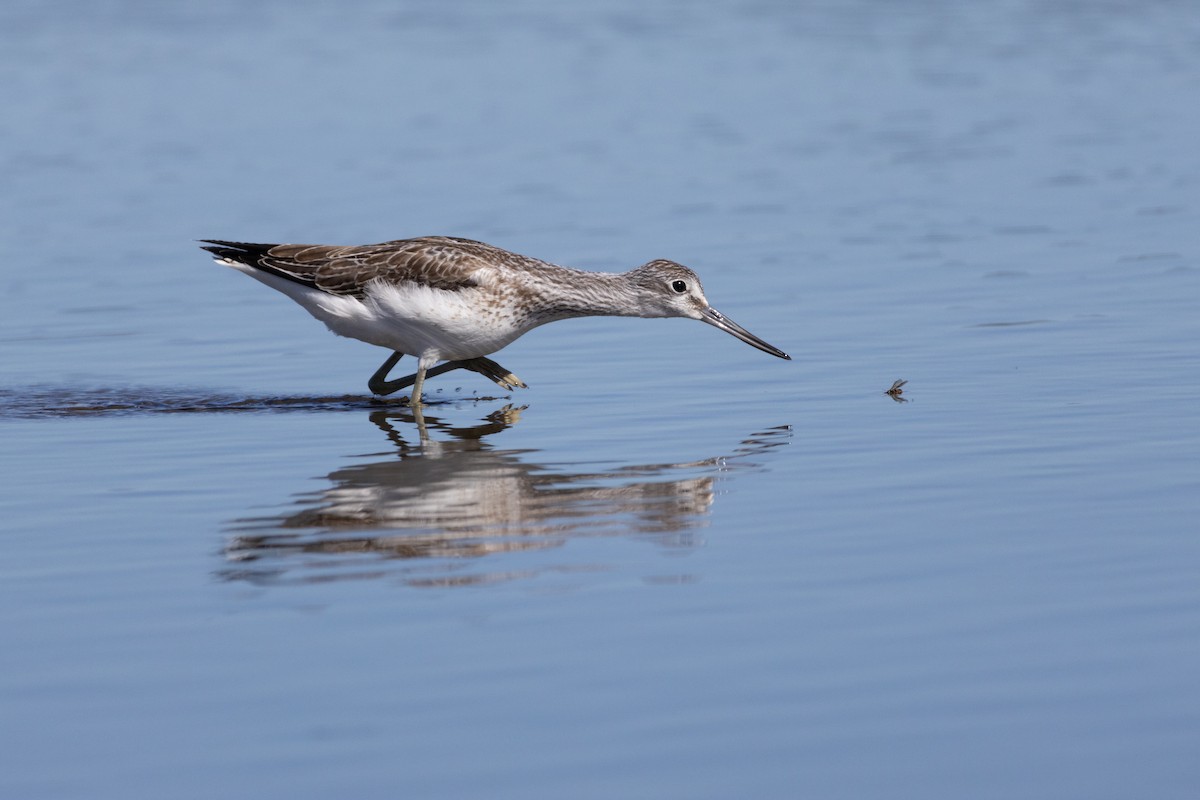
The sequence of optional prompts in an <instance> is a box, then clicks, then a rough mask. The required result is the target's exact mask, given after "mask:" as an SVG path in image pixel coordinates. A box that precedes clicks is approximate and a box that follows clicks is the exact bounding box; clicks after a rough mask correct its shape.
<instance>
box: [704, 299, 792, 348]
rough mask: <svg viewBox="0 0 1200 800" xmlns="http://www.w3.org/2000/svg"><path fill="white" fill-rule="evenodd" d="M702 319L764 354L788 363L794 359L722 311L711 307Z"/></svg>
mask: <svg viewBox="0 0 1200 800" xmlns="http://www.w3.org/2000/svg"><path fill="white" fill-rule="evenodd" d="M700 319H702V320H704V321H705V322H707V323H708V324H709V325H712V326H713V327H714V328H720V329H721V330H723V331H725V332H726V333H728V334H732V335H733V336H736V337H737V338H739V339H741V340H742V341H743V342H745V343H746V344H748V345H752V346H754V347H757V348H758V349H759V350H762V351H763V352H764V353H770V354H771V355H773V356H776V357H777V358H785V359H787V360H788V361H791V360H792V357H791V356H789V355H788V354H787V353H785V352H783V351H782V350H780V349H779V348H778V347H775V346H774V345H770V344H767V343H766V342H764V341H763V340H762V339H760V338H758V337H757V336H755V335H754V334H753V333H751V332H750V331H748V330H746V329H745V328H743V327H742V326H741V325H738V324H737V323H736V322H734V321H733V320H731V319H730V318H729V317H727V316H725V315H724V314H722V313H721V312H720V311H717V310H716V309H715V308H711V307H710V308H706V309H704V312H703V315H702V316H701V317H700Z"/></svg>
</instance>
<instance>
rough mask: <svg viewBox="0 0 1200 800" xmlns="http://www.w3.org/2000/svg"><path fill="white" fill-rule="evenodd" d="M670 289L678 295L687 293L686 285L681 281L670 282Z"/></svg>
mask: <svg viewBox="0 0 1200 800" xmlns="http://www.w3.org/2000/svg"><path fill="white" fill-rule="evenodd" d="M671 288H672V289H674V290H675V291H676V292H677V293H678V294H683V293H684V292H686V291H687V284H686V283H684V282H683V281H671Z"/></svg>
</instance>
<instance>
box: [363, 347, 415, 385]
mask: <svg viewBox="0 0 1200 800" xmlns="http://www.w3.org/2000/svg"><path fill="white" fill-rule="evenodd" d="M402 358H404V353H401V352H400V351H399V350H397V351H396V352H394V353H392V354H391V355H390V356H388V357H387V361H384V362H383V366H381V367H380V368H379V369H377V370H375V374H374V375H372V376H371V379H370V380H369V381H367V388H368V389H370V390H371V392H372V393H373V394H378V395H385V394H391V393H392V392H398V391H400V390H401V389H403V388H405V387H407V386H410V385H412V381H411V380H408V379H407V378H401V379H400V380H397V381H389V380H388V379H387V376H388V373H389V372H391V370H392V367H394V366H396V362H398V361H399V360H400V359H402ZM408 377H409V378H412V377H414V376H412V375H409V376H408ZM405 381H408V382H407V383H406V382H405Z"/></svg>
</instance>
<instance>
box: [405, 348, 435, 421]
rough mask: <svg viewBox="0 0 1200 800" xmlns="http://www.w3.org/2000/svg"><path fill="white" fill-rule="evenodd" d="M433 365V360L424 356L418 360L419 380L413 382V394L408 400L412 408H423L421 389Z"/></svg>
mask: <svg viewBox="0 0 1200 800" xmlns="http://www.w3.org/2000/svg"><path fill="white" fill-rule="evenodd" d="M431 364H433V359H429V358H425V357H424V356H422V357H421V358H419V359H417V379H416V380H415V381H413V388H412V394H411V395H409V398H408V405H409V407H410V408H420V406H421V389H422V387H424V385H425V373H426V372H427V371H428V370H429V367H430V365H431Z"/></svg>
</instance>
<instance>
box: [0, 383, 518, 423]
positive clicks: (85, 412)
mask: <svg viewBox="0 0 1200 800" xmlns="http://www.w3.org/2000/svg"><path fill="white" fill-rule="evenodd" d="M503 399H506V398H504V397H488V396H479V395H472V396H470V397H462V398H453V399H447V400H438V399H427V400H426V403H427V404H428V405H431V406H438V405H446V404H448V403H455V402H468V401H480V402H492V401H496V400H503ZM407 405H408V401H407V399H406V397H405V396H403V395H401V396H397V397H395V398H380V397H373V396H370V395H349V394H347V395H331V396H325V397H323V396H303V395H302V396H277V395H265V396H257V397H255V396H251V397H247V396H245V395H238V394H223V393H220V392H209V391H204V390H202V389H164V388H161V387H120V388H90V389H77V388H73V387H61V386H30V387H21V388H16V389H8V388H0V419H6V418H7V419H64V418H71V417H116V416H133V415H140V414H212V413H220V414H228V413H238V412H252V413H280V412H295V411H372V410H380V409H390V408H406V407H407Z"/></svg>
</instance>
